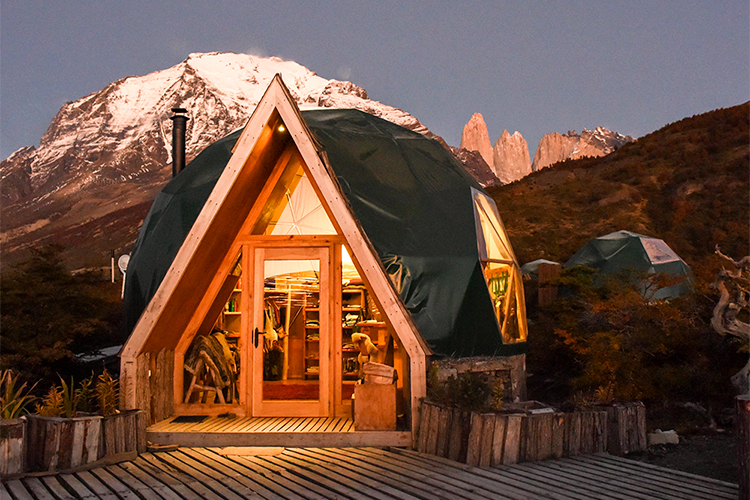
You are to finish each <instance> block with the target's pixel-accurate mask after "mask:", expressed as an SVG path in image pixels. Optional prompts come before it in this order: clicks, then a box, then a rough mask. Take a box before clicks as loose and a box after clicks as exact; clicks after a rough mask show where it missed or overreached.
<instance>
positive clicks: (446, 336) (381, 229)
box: [124, 109, 527, 356]
mask: <svg viewBox="0 0 750 500" xmlns="http://www.w3.org/2000/svg"><path fill="white" fill-rule="evenodd" d="M301 116H302V117H303V119H304V122H305V124H306V126H307V127H309V129H310V130H311V131H312V133H313V134H314V137H315V139H316V140H317V141H318V145H317V146H318V147H319V154H321V155H324V156H325V159H326V161H327V162H328V164H329V165H330V167H331V168H332V175H333V176H334V177H335V179H336V181H337V182H338V185H339V186H340V189H341V192H342V193H343V194H344V196H345V198H346V201H347V203H348V204H349V205H350V207H351V209H352V211H353V213H354V215H355V217H356V219H357V220H358V222H359V224H361V226H362V228H363V229H364V232H365V234H366V236H367V238H369V240H370V242H371V243H372V245H373V246H374V248H375V250H376V251H377V254H378V256H379V258H380V260H381V262H382V263H383V266H384V267H385V269H386V271H387V273H388V274H389V275H390V277H391V280H392V282H393V283H394V285H395V287H396V289H397V291H398V293H399V295H400V297H401V300H402V301H403V303H404V305H405V307H406V309H407V310H408V311H409V312H410V313H411V315H412V317H413V320H414V322H415V323H416V326H417V327H418V330H419V332H420V334H421V336H422V337H423V338H424V340H425V341H426V342H427V344H428V345H429V346H430V348H431V349H432V351H433V352H434V353H435V354H438V355H446V356H477V355H513V354H518V353H521V352H524V350H525V340H526V335H527V328H526V315H525V304H524V298H523V285H522V280H521V274H520V268H519V265H518V263H517V260H516V258H515V255H514V253H513V250H512V248H511V245H510V242H509V241H508V238H507V235H506V233H505V229H504V227H503V225H502V222H501V220H500V217H499V214H498V211H497V208H496V206H495V203H494V201H493V200H492V198H490V197H489V196H488V195H487V194H486V193H485V192H484V191H483V190H482V188H481V187H480V186H479V185H478V184H477V182H476V181H475V180H474V179H473V178H472V177H471V176H470V175H469V174H468V173H467V172H466V171H465V169H464V168H463V166H462V165H461V164H460V163H458V161H457V160H456V159H455V158H454V157H453V156H452V155H451V154H450V153H449V152H448V151H447V150H446V149H445V148H444V147H443V146H441V145H440V144H439V143H438V142H437V141H435V140H432V139H429V138H427V137H425V136H423V135H421V134H419V133H416V132H412V131H409V130H407V129H404V128H402V127H400V126H398V125H395V124H393V123H391V122H388V121H386V120H383V119H381V118H378V117H375V116H372V115H369V114H367V113H364V112H361V111H358V110H352V109H349V110H311V111H303V112H302V113H301ZM240 133H241V131H238V132H235V133H233V134H231V135H229V136H227V137H225V138H223V139H221V140H219V141H217V142H216V143H215V144H213V145H211V146H209V147H208V148H207V149H206V150H204V151H203V152H202V153H201V154H200V155H199V156H198V157H196V158H195V160H193V161H192V162H191V163H190V164H189V165H188V166H187V168H186V169H185V170H184V171H183V172H181V173H180V174H179V175H178V176H177V177H175V178H174V179H173V180H172V181H170V182H169V183H168V184H167V186H166V187H165V188H164V190H163V191H162V193H161V194H159V195H158V197H157V199H156V200H155V201H154V205H153V207H152V208H151V211H150V212H149V214H148V216H147V218H146V220H145V221H144V224H143V227H142V229H141V233H140V235H139V237H138V240H137V242H136V245H135V248H134V249H133V252H132V256H131V260H130V264H129V266H128V279H127V282H126V286H125V299H124V300H125V311H126V318H125V321H126V323H127V326H128V328H129V329H131V330H132V328H133V327H134V326H135V324H136V322H137V321H138V319H139V316H140V315H141V313H142V312H143V310H144V309H145V308H146V306H147V305H148V303H149V301H150V300H151V298H152V297H153V296H154V294H155V293H156V290H157V289H158V287H159V285H160V283H161V281H162V279H163V277H164V276H165V274H166V272H167V270H168V268H169V267H170V265H171V264H172V261H173V259H174V257H175V255H176V253H177V252H178V250H179V248H180V246H181V245H182V243H183V241H184V239H185V237H186V235H187V234H188V232H189V231H190V229H191V227H192V225H193V222H194V221H195V219H196V217H197V216H198V214H199V213H200V211H201V209H202V207H203V205H204V204H205V203H206V200H207V199H208V197H209V195H210V194H211V191H212V189H213V186H214V184H215V183H216V182H217V179H218V178H219V177H220V175H221V174H222V172H223V170H224V167H225V165H226V164H227V162H228V161H229V159H230V158H231V155H232V150H233V147H234V145H235V142H236V141H237V139H238V137H239V136H240ZM304 185H305V184H304V183H300V184H299V186H304ZM302 193H303V191H302V188H300V190H299V191H298V194H297V199H298V200H299V199H301V198H303V197H305V198H307V201H304V202H300V203H304V204H308V205H309V203H313V204H315V203H316V201H317V200H316V198H315V196H306V195H303V194H302ZM248 202H249V203H252V200H249V201H248ZM317 203H318V206H319V202H317ZM305 210H306V211H307V212H314V207H309V206H308V207H307V208H306V209H305ZM319 213H322V214H324V215H325V212H324V211H323V210H321V211H319ZM329 225H330V224H329ZM279 226H281V224H279ZM312 231H313V232H314V233H315V232H317V233H321V234H325V230H324V229H321V228H319V229H314V230H312Z"/></svg>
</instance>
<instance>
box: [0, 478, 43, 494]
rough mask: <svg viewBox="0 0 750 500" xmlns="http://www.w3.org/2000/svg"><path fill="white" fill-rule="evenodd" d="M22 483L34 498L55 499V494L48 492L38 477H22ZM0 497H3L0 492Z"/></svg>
mask: <svg viewBox="0 0 750 500" xmlns="http://www.w3.org/2000/svg"><path fill="white" fill-rule="evenodd" d="M23 484H24V486H26V488H27V489H28V490H29V492H30V493H31V495H32V496H33V498H35V499H36V500H56V499H55V496H54V495H53V494H52V493H50V491H49V490H48V489H47V487H46V486H44V483H42V482H41V481H40V480H39V478H38V477H28V478H25V479H23ZM0 498H5V497H3V496H2V494H0Z"/></svg>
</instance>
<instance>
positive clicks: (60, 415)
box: [27, 377, 102, 471]
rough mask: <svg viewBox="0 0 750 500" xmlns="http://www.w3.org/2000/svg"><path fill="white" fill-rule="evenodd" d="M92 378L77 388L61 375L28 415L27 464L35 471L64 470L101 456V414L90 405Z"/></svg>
mask: <svg viewBox="0 0 750 500" xmlns="http://www.w3.org/2000/svg"><path fill="white" fill-rule="evenodd" d="M89 395H90V381H88V380H87V381H84V382H83V383H82V384H81V386H80V387H79V388H78V389H76V387H75V383H74V382H73V379H71V380H70V383H69V384H68V383H66V382H65V380H64V379H63V378H62V377H60V386H53V387H51V388H50V390H49V392H47V394H46V395H45V396H44V398H43V400H42V403H41V404H38V403H37V405H36V415H34V414H31V415H28V417H27V418H28V421H29V423H28V457H27V458H28V466H29V469H30V470H33V471H51V470H63V469H69V468H72V467H77V466H79V465H85V464H88V463H91V462H95V461H96V460H98V459H99V446H100V440H101V428H102V416H101V415H94V414H91V413H88V412H85V411H83V410H84V409H88V408H87V405H88V401H89V398H88V396H89Z"/></svg>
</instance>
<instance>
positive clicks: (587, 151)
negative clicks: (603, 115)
mask: <svg viewBox="0 0 750 500" xmlns="http://www.w3.org/2000/svg"><path fill="white" fill-rule="evenodd" d="M634 140H635V139H633V137H631V136H629V135H622V134H618V133H617V132H612V131H610V130H607V129H606V128H604V127H596V129H594V130H593V131H591V130H586V129H583V132H581V133H580V135H579V134H577V133H576V131H575V130H569V131H568V133H567V134H564V135H563V134H558V133H552V134H547V135H545V136H544V137H542V140H540V141H539V146H538V147H537V150H536V154H535V155H534V162H533V164H532V170H533V171H534V172H536V171H537V170H541V169H543V168H545V167H548V166H550V165H553V164H555V163H557V162H560V161H565V160H576V159H578V158H585V157H594V158H595V157H598V156H604V155H608V154H609V153H611V152H613V151H615V150H616V149H617V148H619V147H620V146H622V145H623V144H626V143H628V142H633V141H634Z"/></svg>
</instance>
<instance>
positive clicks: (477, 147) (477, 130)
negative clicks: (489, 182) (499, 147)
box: [460, 113, 493, 167]
mask: <svg viewBox="0 0 750 500" xmlns="http://www.w3.org/2000/svg"><path fill="white" fill-rule="evenodd" d="M460 149H466V150H468V151H477V152H478V153H479V154H480V155H481V156H482V158H483V159H484V161H485V162H486V163H487V165H489V166H490V167H492V165H493V157H492V143H491V142H490V136H489V133H488V132H487V124H486V123H484V117H483V116H482V115H481V114H480V113H474V114H473V115H472V116H471V119H470V120H469V123H467V124H466V125H465V126H464V130H463V133H462V134H461V147H460Z"/></svg>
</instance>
